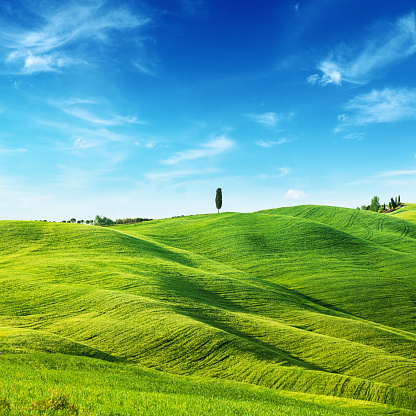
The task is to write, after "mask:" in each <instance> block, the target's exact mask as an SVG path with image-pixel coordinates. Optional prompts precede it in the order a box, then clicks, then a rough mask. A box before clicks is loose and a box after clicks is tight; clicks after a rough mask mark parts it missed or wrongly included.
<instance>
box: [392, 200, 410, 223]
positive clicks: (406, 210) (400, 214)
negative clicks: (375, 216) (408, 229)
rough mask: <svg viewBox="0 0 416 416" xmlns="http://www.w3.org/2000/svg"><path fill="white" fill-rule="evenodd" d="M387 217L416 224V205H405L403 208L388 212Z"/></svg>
mask: <svg viewBox="0 0 416 416" xmlns="http://www.w3.org/2000/svg"><path fill="white" fill-rule="evenodd" d="M388 215H392V216H394V217H396V218H401V219H402V220H406V221H410V222H413V223H416V204H406V205H405V206H404V207H402V208H400V209H398V210H396V211H393V212H390V213H389V214H388Z"/></svg>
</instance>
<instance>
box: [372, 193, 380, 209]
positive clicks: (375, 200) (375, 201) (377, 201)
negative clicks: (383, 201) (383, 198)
mask: <svg viewBox="0 0 416 416" xmlns="http://www.w3.org/2000/svg"><path fill="white" fill-rule="evenodd" d="M379 208H380V199H379V198H378V196H375V197H374V198H373V199H372V200H371V204H370V211H375V212H377V211H378V209H379Z"/></svg>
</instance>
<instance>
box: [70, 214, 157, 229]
mask: <svg viewBox="0 0 416 416" xmlns="http://www.w3.org/2000/svg"><path fill="white" fill-rule="evenodd" d="M151 220H152V219H151V218H123V219H117V220H115V221H113V220H112V219H111V218H107V217H102V216H101V215H96V217H95V219H94V220H85V221H84V220H77V219H75V218H71V219H70V220H68V221H65V220H64V221H62V222H65V223H70V224H88V225H98V226H101V227H106V226H109V225H115V224H137V223H139V222H144V221H151Z"/></svg>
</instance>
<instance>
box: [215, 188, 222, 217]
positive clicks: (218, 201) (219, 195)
mask: <svg viewBox="0 0 416 416" xmlns="http://www.w3.org/2000/svg"><path fill="white" fill-rule="evenodd" d="M215 205H216V207H217V210H218V212H220V209H221V207H222V191H221V188H217V194H216V196H215Z"/></svg>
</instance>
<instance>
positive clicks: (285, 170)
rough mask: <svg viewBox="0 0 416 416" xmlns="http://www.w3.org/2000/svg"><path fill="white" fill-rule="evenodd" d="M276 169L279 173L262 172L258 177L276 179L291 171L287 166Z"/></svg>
mask: <svg viewBox="0 0 416 416" xmlns="http://www.w3.org/2000/svg"><path fill="white" fill-rule="evenodd" d="M277 170H278V172H279V173H274V174H273V173H272V174H269V173H263V174H261V175H260V176H259V177H260V179H276V178H283V177H284V176H287V175H289V174H290V173H292V170H291V169H289V168H287V167H283V168H278V169H277Z"/></svg>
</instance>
